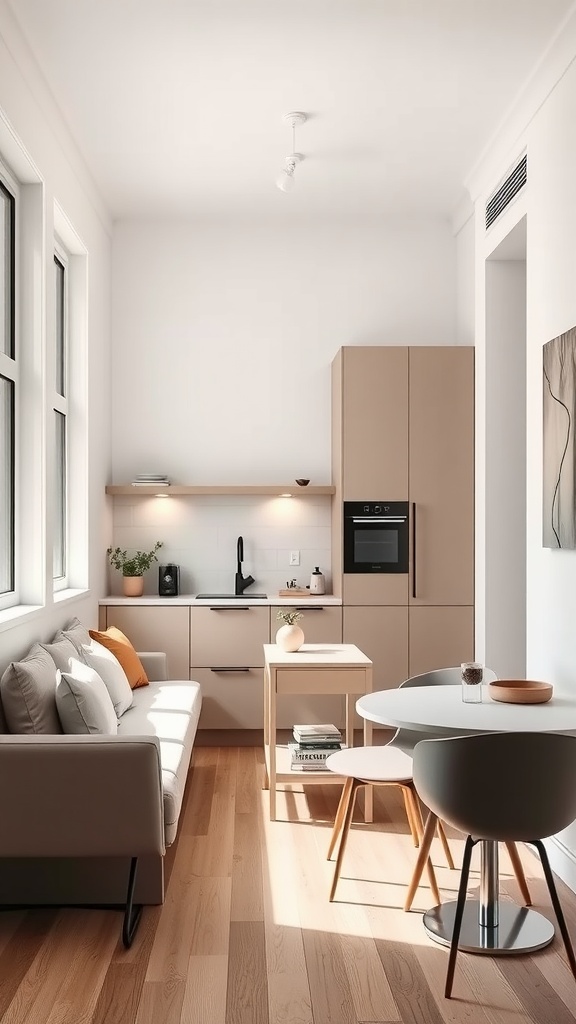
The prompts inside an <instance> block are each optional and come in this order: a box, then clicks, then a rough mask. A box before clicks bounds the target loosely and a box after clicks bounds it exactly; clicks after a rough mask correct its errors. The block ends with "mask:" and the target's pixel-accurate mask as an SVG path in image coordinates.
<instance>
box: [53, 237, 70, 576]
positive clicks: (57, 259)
mask: <svg viewBox="0 0 576 1024" xmlns="http://www.w3.org/2000/svg"><path fill="white" fill-rule="evenodd" d="M57 267H60V268H61V270H62V292H61V296H60V299H61V317H60V320H59V318H58V316H57V311H58V304H57V301H56V293H57V288H56V287H55V288H54V300H55V305H54V349H53V352H54V359H53V365H52V367H51V369H52V373H51V380H52V388H51V398H52V401H51V406H52V410H53V412H54V418H53V431H52V438H53V448H52V466H51V468H52V485H53V488H54V491H53V497H54V500H53V502H52V509H53V516H54V518H53V520H52V586H53V591H54V593H58V592H59V591H61V590H66V589H67V588H68V585H69V584H68V569H69V564H70V532H69V523H70V509H69V494H70V487H69V481H70V457H69V450H70V445H69V426H70V417H69V411H70V409H69V397H68V396H69V387H70V337H69V323H70V316H69V300H70V292H69V257H68V253H67V251H66V249H65V248H64V246H63V245H62V243H61V242H60V240H59V239H58V237H57V236H56V237H55V239H54V257H53V262H52V269H53V272H54V274H55V278H54V280H55V285H56V284H57V280H58V278H57V271H56V268H57ZM60 367H61V371H62V389H61V390H62V393H61V392H60V391H59V383H60V381H59V376H60ZM59 417H62V418H61V419H59ZM58 423H61V424H62V427H63V431H62V437H63V440H62V453H61V461H60V462H58V458H59V455H60V450H59V447H58V444H57V437H58V426H57V424H58ZM58 540H60V542H61V547H60V552H59V556H58V555H57V553H56V544H57V541H58ZM58 557H59V558H60V566H59V567H60V568H61V569H62V572H60V573H59V574H58V575H56V574H55V572H56V562H57V558H58Z"/></svg>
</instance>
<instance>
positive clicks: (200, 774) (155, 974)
mask: <svg viewBox="0 0 576 1024" xmlns="http://www.w3.org/2000/svg"><path fill="white" fill-rule="evenodd" d="M262 777H263V772H262V757H261V752H260V750H259V749H258V748H251V747H243V748H237V747H221V748H211V747H204V748H202V747H200V748H197V749H196V751H195V766H194V769H193V771H192V775H191V779H190V784H189V787H188V790H187V796H186V800H185V806H184V808H183V812H182V817H181V819H180V833H179V839H178V842H177V844H176V846H175V847H173V848H172V849H171V851H170V853H169V856H168V869H169V871H170V879H169V885H168V891H167V899H166V903H165V905H164V906H163V907H149V908H146V909H145V910H144V916H143V919H142V923H141V926H140V931H139V933H138V935H137V937H136V940H135V942H134V945H133V947H132V949H131V950H129V951H125V950H124V949H123V947H122V945H121V943H120V941H119V934H120V915H119V914H118V913H116V912H115V911H106V910H81V909H74V910H35V911H27V912H9V913H2V914H0V1021H1V1022H2V1024H89V1022H93V1024H133V1022H135V1024H181V1022H182V1024H361V1022H362V1024H364V1022H379V1024H385V1022H386V1024H387V1022H393V1021H396V1022H400V1021H401V1022H403V1024H460V1022H462V1024H529V1022H532V1024H548V1022H550V1024H575V1022H576V981H575V980H574V978H573V977H572V975H571V973H570V971H569V969H568V967H567V965H566V958H565V955H564V951H563V949H562V948H561V946H560V944H559V942H558V941H557V940H555V941H554V943H553V945H552V946H550V947H548V948H547V949H545V950H542V951H541V952H539V953H536V954H534V955H533V956H524V957H500V958H491V957H484V956H470V955H466V954H460V955H459V958H458V964H457V968H456V979H455V985H454V996H455V998H454V999H452V1000H450V1001H447V1000H445V999H444V998H443V995H442V991H443V984H444V975H445V970H446V961H447V955H448V954H447V950H446V949H444V948H442V947H440V946H438V945H435V944H434V943H433V942H431V941H430V940H429V939H427V937H426V935H425V933H424V930H423V927H422V921H421V913H422V911H423V910H425V909H427V908H428V907H429V906H430V903H431V898H430V894H429V890H428V889H427V888H424V887H423V888H421V889H420V890H419V891H418V896H417V900H416V903H415V906H414V909H413V911H412V912H411V913H410V914H405V913H404V912H403V911H402V909H401V907H402V903H403V899H404V894H405V886H406V883H407V881H408V879H409V877H410V873H411V867H412V864H413V861H414V850H413V847H412V845H411V842H410V837H409V835H408V829H407V826H406V822H405V819H404V817H403V811H402V804H401V799H400V798H399V796H398V794H397V793H396V791H394V790H388V791H386V790H378V791H376V793H375V805H376V818H377V821H376V822H375V823H374V824H373V825H368V826H365V825H362V823H361V822H359V823H358V824H357V825H356V826H355V827H354V828H353V830H352V833H351V837H350V842H349V845H348V850H347V854H346V858H345V861H344V870H343V874H342V879H341V881H340V884H339V888H338V891H337V901H336V902H335V903H333V904H330V903H329V902H328V899H327V892H328V888H329V881H330V878H331V874H332V867H331V865H330V864H328V863H327V862H326V849H327V845H328V839H329V834H330V824H331V821H332V819H333V817H334V812H335V808H336V801H337V797H338V787H336V786H324V787H321V786H309V787H308V789H307V791H305V792H293V793H286V794H284V795H282V796H281V798H280V800H279V806H280V814H281V816H283V817H284V818H285V819H286V820H283V821H277V822H272V823H271V822H270V821H268V818H267V811H266V807H267V803H266V794H265V793H263V792H262V790H261V785H262ZM435 842H437V840H435ZM451 845H452V848H453V852H454V855H455V860H457V863H459V862H460V858H461V853H462V840H461V838H459V837H457V836H456V837H452V838H451ZM433 854H434V858H433V859H434V862H435V863H436V864H437V865H438V878H439V883H440V886H441V890H442V894H443V896H445V897H446V898H450V897H452V896H453V895H454V890H455V888H456V886H457V880H458V873H457V872H455V871H449V870H448V869H447V868H445V867H444V866H443V858H442V853H441V850H440V849H439V848H438V847H433ZM505 858H506V854H505V853H504V854H503V856H502V888H503V891H504V893H505V894H506V896H507V897H508V896H510V897H515V896H516V887H515V882H514V880H513V878H512V877H511V872H510V869H509V864H508V862H507V860H506V859H505ZM523 861H524V864H525V869H526V874H527V876H528V879H529V884H530V887H531V889H532V893H533V898H534V904H535V906H536V907H537V909H539V910H541V912H542V913H543V914H545V915H546V916H547V917H550V918H551V919H552V915H551V910H550V907H549V901H548V897H547V894H546V891H545V887H544V885H543V883H542V880H541V878H542V874H541V869H540V867H539V865H538V863H537V861H536V860H535V858H534V857H533V856H532V854H531V853H529V852H528V851H527V850H526V852H525V854H524V853H523ZM474 867H475V868H476V870H475V871H473V872H472V875H471V889H475V888H477V884H478V871H477V864H475V865H474ZM559 893H560V899H561V901H562V903H563V906H564V908H565V911H566V915H567V920H568V927H569V928H570V931H571V934H572V936H573V938H574V940H575V941H576V895H575V894H574V893H571V892H570V890H568V889H567V888H566V886H564V885H562V884H561V883H559Z"/></svg>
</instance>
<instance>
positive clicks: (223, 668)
mask: <svg viewBox="0 0 576 1024" xmlns="http://www.w3.org/2000/svg"><path fill="white" fill-rule="evenodd" d="M210 671H211V672H249V671H250V669H249V668H246V666H245V665H215V666H214V667H213V668H211V669H210Z"/></svg>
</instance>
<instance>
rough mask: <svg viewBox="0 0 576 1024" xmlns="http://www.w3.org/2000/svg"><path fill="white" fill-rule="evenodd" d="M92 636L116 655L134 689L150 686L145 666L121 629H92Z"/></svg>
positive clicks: (111, 627) (114, 627)
mask: <svg viewBox="0 0 576 1024" xmlns="http://www.w3.org/2000/svg"><path fill="white" fill-rule="evenodd" d="M90 636H91V637H92V639H93V640H97V641H98V643H99V644H103V645H104V647H107V648H108V650H109V651H112V654H113V655H114V657H116V658H117V659H118V661H119V662H120V664H121V665H122V668H123V669H124V671H125V673H126V677H127V679H128V682H129V683H130V686H131V687H132V689H133V690H135V689H136V688H137V687H138V686H148V676H147V675H146V673H145V671H144V666H143V665H142V662H141V661H140V658H139V657H138V655H137V654H136V651H135V650H134V647H133V646H132V644H131V643H130V641H129V639H128V637H127V636H125V634H124V633H123V632H122V630H121V629H117V628H116V626H109V627H108V629H106V630H103V631H102V632H99V631H98V630H97V629H91V630H90Z"/></svg>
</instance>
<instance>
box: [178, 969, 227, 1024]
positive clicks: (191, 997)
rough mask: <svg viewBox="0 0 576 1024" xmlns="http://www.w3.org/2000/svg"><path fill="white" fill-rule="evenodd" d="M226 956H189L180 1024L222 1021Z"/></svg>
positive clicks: (224, 1012)
mask: <svg viewBox="0 0 576 1024" xmlns="http://www.w3.org/2000/svg"><path fill="white" fill-rule="evenodd" d="M227 985H228V956H227V955H226V956H192V957H190V964H189V968H188V977H187V979H186V990H185V993H184V1002H183V1004H182V1017H181V1024H226V990H227Z"/></svg>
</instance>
